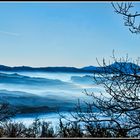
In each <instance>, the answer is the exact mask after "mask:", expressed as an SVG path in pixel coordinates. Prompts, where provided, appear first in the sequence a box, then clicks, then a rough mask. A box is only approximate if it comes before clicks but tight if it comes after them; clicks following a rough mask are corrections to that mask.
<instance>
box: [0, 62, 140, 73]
mask: <svg viewBox="0 0 140 140" xmlns="http://www.w3.org/2000/svg"><path fill="white" fill-rule="evenodd" d="M112 68H114V69H119V70H122V71H127V72H128V71H129V72H130V71H132V69H133V68H135V69H137V70H139V69H140V66H138V65H136V64H134V63H126V62H115V63H113V64H111V65H108V66H104V67H96V66H86V67H83V68H76V67H29V66H16V67H10V66H5V65H0V71H15V72H16V71H37V72H82V73H92V72H104V71H106V72H109V73H110V72H111V69H112Z"/></svg>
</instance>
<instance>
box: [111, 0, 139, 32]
mask: <svg viewBox="0 0 140 140" xmlns="http://www.w3.org/2000/svg"><path fill="white" fill-rule="evenodd" d="M111 4H112V6H113V8H114V10H115V12H116V13H117V14H120V15H122V16H123V19H124V25H125V26H128V27H129V30H130V31H131V32H132V33H136V34H138V33H140V23H137V21H138V17H140V13H138V12H137V11H136V12H134V13H133V12H131V9H132V8H133V7H134V6H133V4H132V2H130V3H129V2H128V3H127V2H122V3H113V2H112V3H111Z"/></svg>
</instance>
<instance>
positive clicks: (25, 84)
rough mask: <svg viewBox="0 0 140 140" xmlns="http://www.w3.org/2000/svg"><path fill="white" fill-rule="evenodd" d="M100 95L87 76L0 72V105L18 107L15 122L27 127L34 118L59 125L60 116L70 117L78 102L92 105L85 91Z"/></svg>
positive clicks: (92, 80)
mask: <svg viewBox="0 0 140 140" xmlns="http://www.w3.org/2000/svg"><path fill="white" fill-rule="evenodd" d="M85 90H86V91H87V92H89V93H90V92H94V93H95V94H97V95H98V94H99V92H100V91H103V88H102V87H101V86H97V85H96V84H95V81H94V78H93V75H92V74H89V73H60V72H0V102H8V103H9V104H10V105H11V106H14V107H16V108H18V112H20V111H21V112H20V113H19V114H17V115H16V116H15V117H14V121H18V122H24V123H26V124H30V123H31V122H32V121H33V120H34V119H35V118H40V119H45V120H47V121H52V122H53V123H56V121H57V122H58V120H59V117H60V116H59V114H58V113H57V111H59V112H60V113H63V114H66V115H69V111H70V110H71V111H73V109H74V107H75V106H76V104H77V103H78V100H79V101H80V102H81V105H83V106H84V105H85V104H84V102H92V100H93V99H92V98H91V97H88V96H87V95H86V94H85V93H84V92H85Z"/></svg>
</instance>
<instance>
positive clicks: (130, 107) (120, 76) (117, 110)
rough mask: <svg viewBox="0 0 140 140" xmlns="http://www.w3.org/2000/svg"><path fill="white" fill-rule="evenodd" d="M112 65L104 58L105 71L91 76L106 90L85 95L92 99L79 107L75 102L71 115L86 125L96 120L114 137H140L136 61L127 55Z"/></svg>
mask: <svg viewBox="0 0 140 140" xmlns="http://www.w3.org/2000/svg"><path fill="white" fill-rule="evenodd" d="M112 58H113V61H114V63H113V65H107V64H106V62H105V60H104V61H103V64H102V65H100V66H101V67H102V68H103V69H104V72H102V73H95V76H94V79H93V80H95V81H96V83H97V84H98V85H101V86H103V87H104V89H105V92H100V93H99V94H97V93H94V92H93V93H89V92H86V91H85V94H87V95H88V96H90V97H91V98H93V102H92V103H86V104H87V110H86V111H85V110H82V106H81V105H80V103H78V105H77V107H76V110H77V114H76V115H73V117H74V118H75V119H76V120H77V121H78V122H84V123H85V124H86V125H87V126H92V125H95V123H97V124H100V125H101V126H104V127H105V129H106V130H109V132H111V135H112V136H114V137H127V136H128V137H131V136H133V137H138V136H140V69H139V66H138V65H137V64H138V61H136V63H135V64H134V63H132V62H130V61H129V58H128V57H126V58H122V59H116V58H115V56H114V55H113V57H112Z"/></svg>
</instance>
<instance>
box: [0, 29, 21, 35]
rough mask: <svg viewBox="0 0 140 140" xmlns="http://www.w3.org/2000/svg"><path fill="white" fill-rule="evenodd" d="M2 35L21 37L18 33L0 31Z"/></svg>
mask: <svg viewBox="0 0 140 140" xmlns="http://www.w3.org/2000/svg"><path fill="white" fill-rule="evenodd" d="M0 34H5V35H11V36H19V35H20V34H18V33H14V32H7V31H1V30H0Z"/></svg>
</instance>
